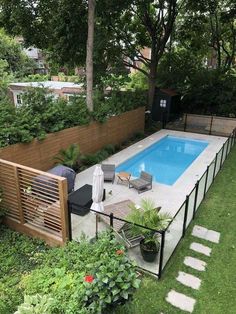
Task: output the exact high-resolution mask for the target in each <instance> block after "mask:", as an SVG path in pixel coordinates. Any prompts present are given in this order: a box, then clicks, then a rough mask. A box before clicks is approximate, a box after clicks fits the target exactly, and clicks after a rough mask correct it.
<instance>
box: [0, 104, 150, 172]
mask: <svg viewBox="0 0 236 314" xmlns="http://www.w3.org/2000/svg"><path fill="white" fill-rule="evenodd" d="M144 116H145V108H144V107H141V108H137V109H135V110H131V111H128V112H125V113H122V114H120V115H119V116H114V117H111V118H110V119H109V120H108V121H107V122H105V123H98V122H92V123H90V124H89V125H82V126H76V127H73V128H69V129H65V130H62V131H59V132H55V133H51V134H48V135H47V137H46V138H45V139H44V140H42V141H38V140H37V139H35V140H33V141H32V142H31V143H28V144H22V143H19V144H14V145H10V146H8V147H3V148H0V158H2V159H4V160H9V161H12V162H16V163H19V164H22V165H25V166H28V167H33V168H36V169H39V170H44V171H45V170H48V169H50V168H52V167H53V165H54V163H55V161H54V159H53V158H54V157H55V155H57V154H58V152H59V151H60V150H61V149H66V148H68V147H69V145H71V144H73V143H76V144H79V146H80V150H81V153H83V154H87V153H93V152H96V151H97V150H99V149H101V148H102V147H103V146H105V145H107V144H113V145H115V144H120V143H122V142H123V141H125V140H127V139H128V138H130V137H131V136H132V135H133V134H135V133H137V132H143V131H144Z"/></svg>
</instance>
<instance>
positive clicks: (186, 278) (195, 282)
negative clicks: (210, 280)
mask: <svg viewBox="0 0 236 314" xmlns="http://www.w3.org/2000/svg"><path fill="white" fill-rule="evenodd" d="M176 280H177V281H179V282H180V283H182V284H183V285H185V286H187V287H190V288H192V289H196V290H198V289H199V288H200V286H201V279H199V278H198V277H196V276H193V275H191V274H187V273H185V272H182V271H179V274H178V277H177V278H176Z"/></svg>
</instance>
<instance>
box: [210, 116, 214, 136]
mask: <svg viewBox="0 0 236 314" xmlns="http://www.w3.org/2000/svg"><path fill="white" fill-rule="evenodd" d="M212 124H213V116H211V123H210V130H209V135H211V130H212Z"/></svg>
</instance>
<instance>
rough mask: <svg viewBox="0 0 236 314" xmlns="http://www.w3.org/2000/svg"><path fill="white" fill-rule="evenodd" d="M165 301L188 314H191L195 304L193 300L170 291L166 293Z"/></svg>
mask: <svg viewBox="0 0 236 314" xmlns="http://www.w3.org/2000/svg"><path fill="white" fill-rule="evenodd" d="M166 301H167V302H168V303H170V304H171V305H173V306H175V307H177V308H179V309H181V310H183V311H186V312H189V313H192V311H193V309H194V305H195V303H196V300H195V299H193V298H190V297H188V296H186V295H185V294H183V293H179V292H176V291H175V290H171V291H170V292H169V293H168V295H167V297H166Z"/></svg>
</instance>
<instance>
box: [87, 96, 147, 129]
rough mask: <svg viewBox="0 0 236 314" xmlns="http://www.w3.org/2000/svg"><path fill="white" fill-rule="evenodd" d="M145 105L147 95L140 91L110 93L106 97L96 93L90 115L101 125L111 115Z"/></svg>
mask: <svg viewBox="0 0 236 314" xmlns="http://www.w3.org/2000/svg"><path fill="white" fill-rule="evenodd" d="M146 103H147V93H146V92H145V91H142V90H136V91H135V92H131V91H126V92H122V91H112V92H110V93H109V94H107V95H104V94H101V93H97V94H96V95H95V98H94V112H92V115H93V117H94V119H95V120H97V121H99V122H101V123H103V122H105V121H106V120H107V119H108V118H109V117H111V116H113V115H118V114H121V113H123V112H125V111H129V110H133V109H136V108H138V107H141V106H146Z"/></svg>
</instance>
